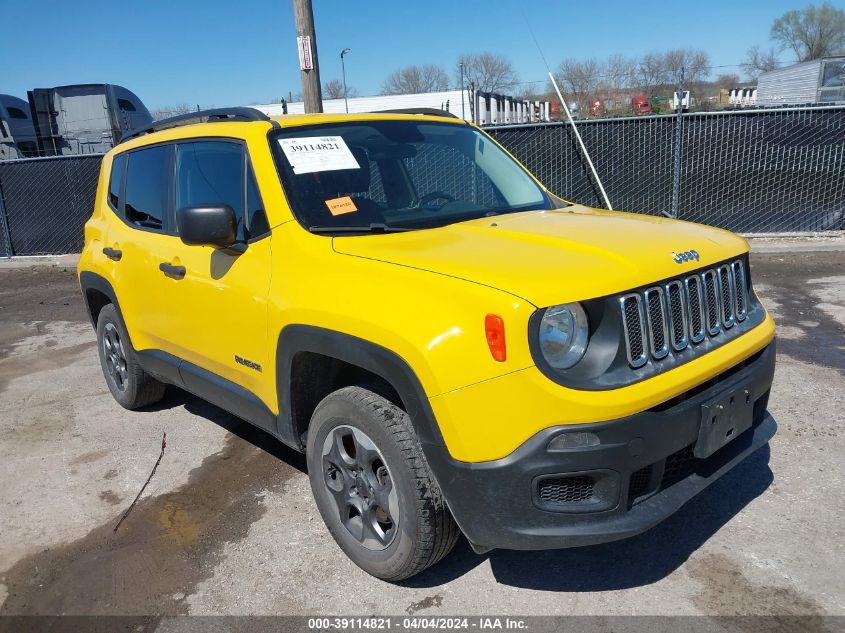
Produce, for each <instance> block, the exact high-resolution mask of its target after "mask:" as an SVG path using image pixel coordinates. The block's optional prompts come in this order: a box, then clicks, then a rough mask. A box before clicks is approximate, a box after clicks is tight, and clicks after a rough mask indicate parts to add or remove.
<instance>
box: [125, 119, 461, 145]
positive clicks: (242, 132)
mask: <svg viewBox="0 0 845 633" xmlns="http://www.w3.org/2000/svg"><path fill="white" fill-rule="evenodd" d="M247 110H251V111H252V113H248V112H245V111H247ZM209 112H210V113H215V114H211V115H209V114H208V113H209ZM225 112H226V111H225V110H214V111H206V112H196V113H189V114H186V115H181V116H178V117H173V118H172V119H163V120H162V121H154V122H153V124H152V125H150V126H147V127H145V128H141V129H138V130H133V131H131V132H129V133H127V134H126V135H125V136H124V139H123V140H121V142H120V143H119V144H118V145H116V146H115V147H114V149H113V150H112V151H113V152H115V153H122V152H124V151H127V150H131V149H135V148H138V147H144V146H146V145H152V144H155V143H165V142H172V141H176V140H179V139H185V138H198V137H229V138H241V139H245V138H247V137H249V136H252V135H253V134H254V133H255V130H256V127H259V128H260V129H261V130H262V131H263V132H266V131H268V130H270V129H272V128H278V129H284V128H290V127H299V126H306V125H324V124H332V123H344V122H352V121H403V120H410V121H431V122H438V123H452V124H457V125H468V124H469V123H468V122H467V121H465V120H464V119H459V118H456V117H454V116H452V115H448V113H446V112H444V113H443V115H440V114H430V113H428V112H437V111H433V110H432V111H427V112H426V113H423V114H410V113H407V112H365V113H354V114H346V113H322V112H321V113H309V114H282V115H278V116H272V117H268V116H266V115H265V114H263V113H261V112H259V111H258V110H254V109H252V108H233V109H231V112H233V113H234V115H232V116H231V117H230V118H218V117H222V116H224V115H223V114H219V113H225ZM205 117H209V120H207V121H202V118H205ZM198 119H199V120H198ZM158 126H161V129H157V128H158Z"/></svg>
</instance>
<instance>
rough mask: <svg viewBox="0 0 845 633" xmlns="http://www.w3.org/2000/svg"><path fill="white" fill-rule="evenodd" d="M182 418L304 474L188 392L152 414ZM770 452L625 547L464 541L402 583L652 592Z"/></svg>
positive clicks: (254, 433) (755, 477) (290, 455)
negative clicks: (526, 548) (489, 576)
mask: <svg viewBox="0 0 845 633" xmlns="http://www.w3.org/2000/svg"><path fill="white" fill-rule="evenodd" d="M180 406H184V407H185V410H186V411H188V412H189V413H192V414H194V415H197V416H200V417H202V418H205V419H206V420H209V421H211V422H213V423H214V424H217V425H218V426H220V427H221V428H223V429H225V430H226V431H228V432H230V433H232V434H234V435H236V436H237V437H239V438H241V439H242V440H244V441H245V442H249V443H250V444H252V445H253V446H255V447H256V448H260V449H261V450H263V451H265V452H267V453H269V454H270V455H272V456H274V457H275V458H277V459H279V460H281V461H283V462H285V463H286V464H289V465H291V466H293V467H294V468H296V469H297V470H299V471H300V472H302V473H305V472H307V468H306V462H305V456H304V455H302V454H301V453H298V452H297V451H294V450H293V449H291V448H288V447H287V446H285V445H284V444H283V443H282V442H280V441H279V440H277V439H276V438H274V437H273V436H272V435H270V434H269V433H267V432H265V431H262V430H261V429H259V428H257V427H255V426H253V425H251V424H249V423H248V422H244V421H242V420H240V419H238V418H237V417H235V416H234V415H232V414H230V413H228V412H227V411H224V410H223V409H221V408H219V407H217V406H215V405H213V404H210V403H208V402H206V401H205V400H202V399H201V398H198V397H196V396H194V395H192V394H190V393H188V392H187V391H183V390H182V389H179V388H176V387H169V388H168V390H167V395H166V396H165V397H164V399H163V400H162V401H161V402H159V403H157V404H155V405H152V406H150V407H148V408H147V410H149V411H157V410H166V409H173V408H176V407H180ZM769 458H770V449H769V446H768V445H766V446H764V447H763V448H761V449H760V450H758V451H757V452H755V453H754V454H753V455H751V456H750V457H749V458H748V459H746V460H745V461H743V462H741V463H740V464H739V465H737V466H736V467H735V468H733V470H731V471H730V472H728V473H727V474H726V475H724V476H723V477H722V478H721V479H719V480H718V481H717V482H716V483H714V484H713V485H711V486H710V487H708V488H706V489H705V490H704V491H703V492H702V493H701V494H699V495H698V496H696V497H694V498H693V499H692V500H691V501H690V502H689V503H687V504H686V505H685V506H684V507H683V508H681V509H680V510H679V511H678V512H676V513H675V514H673V515H672V516H670V517H669V518H668V519H666V520H665V521H663V522H662V523H660V524H658V525H657V526H655V527H654V528H652V529H651V530H649V531H648V532H645V533H643V534H640V535H638V536H634V537H632V538H629V539H625V540H623V541H616V542H613V543H605V544H603V545H593V546H590V547H578V548H572V549H561V550H547V551H536V552H521V551H512V550H494V551H492V552H490V553H488V554H484V555H477V554H475V552H473V551H472V548H471V547H470V546H469V543H467V541H466V539H463V538H462V539H461V540H460V541H459V542H458V544H457V545H456V546H455V549H454V550H453V551H452V553H451V554H450V555H449V556H447V557H446V558H445V559H444V560H443V561H441V562H440V563H438V564H437V565H435V566H434V567H432V568H430V569H427V570H426V571H424V572H423V573H421V574H419V575H417V576H414V577H413V578H410V579H408V580H406V581H404V582H402V583H400V584H401V585H403V586H406V587H414V588H430V587H436V586H439V585H443V584H445V583H447V582H450V581H452V580H455V579H456V578H460V577H461V576H463V575H465V574H466V573H468V572H469V571H471V570H472V569H474V568H475V567H477V566H478V565H480V564H482V563H483V562H484V561H485V560H489V561H490V567H491V570H492V572H493V576H494V577H495V579H496V581H497V582H499V583H501V584H504V585H510V586H513V587H519V588H524V589H534V590H538V591H558V592H560V591H612V590H616V589H628V588H631V587H639V586H643V585H649V584H652V583H654V582H657V581H658V580H661V579H663V578H665V577H666V576H668V575H669V574H671V573H672V572H673V571H675V570H676V569H678V567H680V566H681V565H682V564H683V563H684V562H685V561H686V560H687V559H688V558H689V556H690V555H691V554H692V553H693V552H695V551H696V550H697V549H698V548H699V547H701V546H702V545H703V544H704V543H705V542H707V540H708V539H709V538H710V537H711V536H713V535H714V534H715V533H716V532H718V531H719V530H720V529H721V528H722V527H723V526H724V525H725V524H727V523H728V521H730V520H731V519H732V518H733V517H734V516H736V515H737V514H738V513H739V512H740V511H741V510H742V509H743V508H744V507H745V506H746V505H748V504H749V503H750V502H751V501H753V500H754V499H756V498H757V497H759V496H760V495H761V494H762V493H763V492H765V490H766V489H767V488H768V487H769V486H770V485H771V483H772V481H773V479H774V476H773V474H772V471H771V469H770V468H769Z"/></svg>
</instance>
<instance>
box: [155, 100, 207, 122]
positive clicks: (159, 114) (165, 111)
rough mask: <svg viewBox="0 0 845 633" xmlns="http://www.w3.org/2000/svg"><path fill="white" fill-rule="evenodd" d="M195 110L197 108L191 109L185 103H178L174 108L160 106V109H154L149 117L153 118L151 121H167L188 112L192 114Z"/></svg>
mask: <svg viewBox="0 0 845 633" xmlns="http://www.w3.org/2000/svg"><path fill="white" fill-rule="evenodd" d="M196 109H197V107H191V106H190V105H188V104H187V103H180V104H179V105H175V106H162V107H160V108H156V109H155V110H153V111H152V112H150V115H151V116H152V117H153V121H161V120H162V119H167V118H169V117H172V116H178V115H180V114H188V112H193V111H194V110H196Z"/></svg>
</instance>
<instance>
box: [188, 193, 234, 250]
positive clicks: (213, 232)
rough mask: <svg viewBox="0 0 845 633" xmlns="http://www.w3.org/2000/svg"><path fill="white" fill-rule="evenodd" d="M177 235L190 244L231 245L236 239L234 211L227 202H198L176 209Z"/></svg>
mask: <svg viewBox="0 0 845 633" xmlns="http://www.w3.org/2000/svg"><path fill="white" fill-rule="evenodd" d="M176 227H177V229H178V230H179V237H180V238H181V239H182V241H183V242H184V243H185V244H188V245H190V246H220V247H224V248H225V247H227V246H231V245H232V244H234V243H235V241H236V240H237V231H236V225H235V212H234V210H233V209H232V207H230V206H229V205H228V204H217V205H212V204H199V205H193V206H190V207H182V208H181V209H179V210H177V211H176Z"/></svg>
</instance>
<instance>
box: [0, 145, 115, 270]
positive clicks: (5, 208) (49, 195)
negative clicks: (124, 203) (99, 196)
mask: <svg viewBox="0 0 845 633" xmlns="http://www.w3.org/2000/svg"><path fill="white" fill-rule="evenodd" d="M102 158H103V157H102V155H99V154H87V155H84V156H56V157H52V158H33V159H28V160H13V161H5V162H0V224H2V227H0V228H2V233H3V234H2V236H1V237H0V255H3V256H7V257H8V256H11V255H58V254H62V253H78V252H79V251H81V250H82V240H83V226H84V225H85V222H86V221H87V220H88V218H89V217H90V216H91V212H92V211H93V209H94V195H95V193H96V190H97V178H98V177H99V174H100V162H101V160H102Z"/></svg>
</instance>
